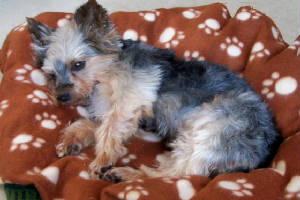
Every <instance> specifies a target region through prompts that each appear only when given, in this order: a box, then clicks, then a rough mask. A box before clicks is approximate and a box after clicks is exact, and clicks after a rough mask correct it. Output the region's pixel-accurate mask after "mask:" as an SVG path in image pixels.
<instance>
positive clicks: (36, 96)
mask: <svg viewBox="0 0 300 200" xmlns="http://www.w3.org/2000/svg"><path fill="white" fill-rule="evenodd" d="M27 99H29V100H30V101H31V102H32V103H41V104H42V105H43V106H47V105H53V101H52V100H51V99H50V98H49V96H48V95H47V94H46V93H45V92H43V91H42V90H34V91H33V92H32V93H31V94H28V95H27Z"/></svg>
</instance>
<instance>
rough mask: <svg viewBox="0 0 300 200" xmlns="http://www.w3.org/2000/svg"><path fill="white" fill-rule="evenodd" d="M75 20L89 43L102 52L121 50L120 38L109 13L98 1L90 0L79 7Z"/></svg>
mask: <svg viewBox="0 0 300 200" xmlns="http://www.w3.org/2000/svg"><path fill="white" fill-rule="evenodd" d="M74 20H75V23H76V26H77V27H78V29H79V31H80V32H81V33H83V35H84V37H85V38H86V40H87V41H88V43H89V44H90V45H91V46H92V47H93V48H94V49H96V50H98V51H100V52H111V51H112V52H114V51H118V50H119V37H118V35H117V34H116V32H115V30H114V28H113V25H112V23H111V21H110V19H109V16H108V14H107V11H106V10H105V9H104V8H103V7H102V6H100V5H99V4H98V3H97V1H96V0H89V1H88V2H87V3H85V4H83V5H82V6H81V7H79V8H78V9H77V10H76V12H75V14H74Z"/></svg>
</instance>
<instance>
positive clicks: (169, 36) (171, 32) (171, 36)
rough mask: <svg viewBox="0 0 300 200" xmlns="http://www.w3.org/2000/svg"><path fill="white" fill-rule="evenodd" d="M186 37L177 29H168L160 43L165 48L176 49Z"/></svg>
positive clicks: (160, 38) (162, 34) (161, 37)
mask: <svg viewBox="0 0 300 200" xmlns="http://www.w3.org/2000/svg"><path fill="white" fill-rule="evenodd" d="M184 38H185V35H184V33H183V31H176V29H175V28H172V27H167V28H166V29H165V30H164V31H163V32H162V33H161V34H160V36H159V42H160V43H163V44H164V46H165V48H170V47H176V46H177V45H178V44H179V41H180V40H183V39H184Z"/></svg>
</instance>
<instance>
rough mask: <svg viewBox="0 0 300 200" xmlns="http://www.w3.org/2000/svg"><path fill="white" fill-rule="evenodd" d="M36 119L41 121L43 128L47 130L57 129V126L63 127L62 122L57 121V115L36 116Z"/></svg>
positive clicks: (45, 113) (44, 113)
mask: <svg viewBox="0 0 300 200" xmlns="http://www.w3.org/2000/svg"><path fill="white" fill-rule="evenodd" d="M35 119H36V120H37V121H40V122H41V126H42V127H43V128H46V129H56V127H57V126H59V125H61V122H60V121H59V120H58V119H57V116H56V115H54V114H52V115H49V114H48V113H47V112H43V114H36V115H35Z"/></svg>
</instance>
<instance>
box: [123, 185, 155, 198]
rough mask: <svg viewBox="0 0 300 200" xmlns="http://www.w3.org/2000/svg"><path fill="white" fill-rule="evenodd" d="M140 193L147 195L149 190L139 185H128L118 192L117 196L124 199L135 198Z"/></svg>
mask: <svg viewBox="0 0 300 200" xmlns="http://www.w3.org/2000/svg"><path fill="white" fill-rule="evenodd" d="M141 195H144V196H148V195H149V192H148V191H147V190H145V189H144V187H142V186H140V185H135V186H132V185H129V186H126V187H125V189H124V191H122V192H120V193H119V194H118V198H119V199H125V200H137V199H139V197H140V196H141Z"/></svg>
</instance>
